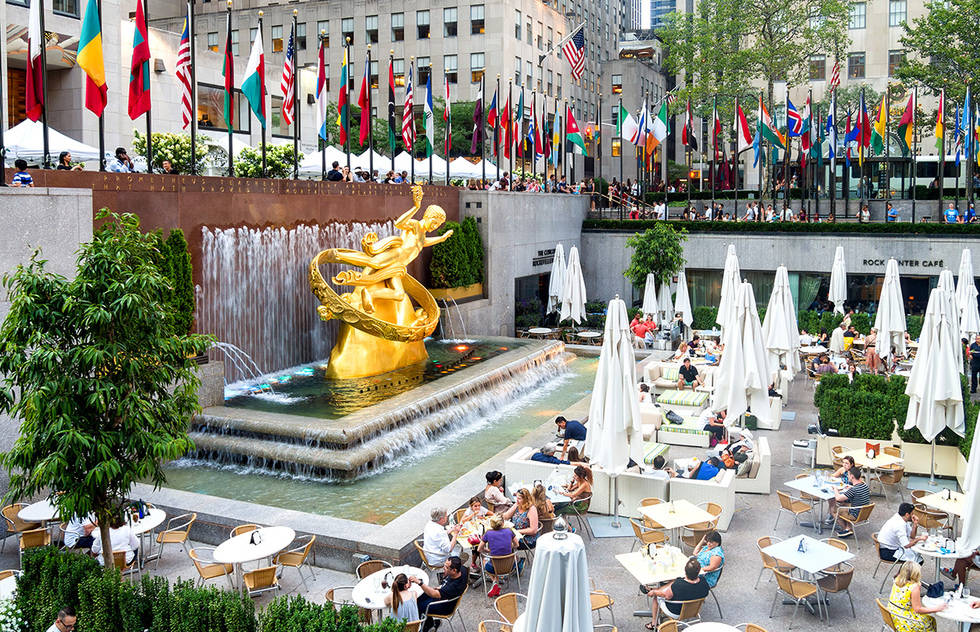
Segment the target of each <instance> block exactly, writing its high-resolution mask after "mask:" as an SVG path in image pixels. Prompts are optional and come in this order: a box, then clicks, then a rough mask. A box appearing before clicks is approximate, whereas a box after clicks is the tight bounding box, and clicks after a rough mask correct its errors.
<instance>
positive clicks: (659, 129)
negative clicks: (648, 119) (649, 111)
mask: <svg viewBox="0 0 980 632" xmlns="http://www.w3.org/2000/svg"><path fill="white" fill-rule="evenodd" d="M650 128H651V130H652V131H653V137H654V138H655V139H657V144H660V143H662V142H664V140H665V139H666V138H667V101H666V100H664V102H663V103H661V104H660V111H659V112H657V116H656V117H654V119H653V123H652V124H651V126H650Z"/></svg>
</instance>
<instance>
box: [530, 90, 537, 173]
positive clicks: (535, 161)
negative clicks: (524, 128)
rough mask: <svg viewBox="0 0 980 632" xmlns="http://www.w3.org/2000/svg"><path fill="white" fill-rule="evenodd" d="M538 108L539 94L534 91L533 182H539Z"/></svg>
mask: <svg viewBox="0 0 980 632" xmlns="http://www.w3.org/2000/svg"><path fill="white" fill-rule="evenodd" d="M537 108H538V93H537V92H535V91H534V90H531V125H533V126H534V138H532V139H531V141H532V142H531V145H532V147H531V179H532V180H537V179H538V161H537V159H536V156H537V153H538V141H537V136H538V129H537V123H538V122H537V121H535V120H534V119H535V118H536V117H537V116H538V109H537Z"/></svg>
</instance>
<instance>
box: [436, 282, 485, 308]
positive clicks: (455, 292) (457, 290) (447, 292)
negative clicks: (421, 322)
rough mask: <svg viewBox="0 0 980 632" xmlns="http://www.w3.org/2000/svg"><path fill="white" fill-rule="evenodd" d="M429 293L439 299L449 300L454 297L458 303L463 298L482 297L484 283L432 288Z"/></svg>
mask: <svg viewBox="0 0 980 632" xmlns="http://www.w3.org/2000/svg"><path fill="white" fill-rule="evenodd" d="M429 294H431V295H432V297H433V298H434V299H436V300H437V301H448V300H450V299H452V300H454V301H456V302H457V303H458V302H460V301H462V300H463V299H468V298H478V297H482V296H483V284H482V283H474V284H473V285H464V286H463V287H448V288H438V289H430V290H429Z"/></svg>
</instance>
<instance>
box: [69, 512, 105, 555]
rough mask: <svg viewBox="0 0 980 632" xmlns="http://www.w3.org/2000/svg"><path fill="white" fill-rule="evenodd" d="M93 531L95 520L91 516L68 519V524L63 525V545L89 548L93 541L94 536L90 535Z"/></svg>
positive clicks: (70, 547)
mask: <svg viewBox="0 0 980 632" xmlns="http://www.w3.org/2000/svg"><path fill="white" fill-rule="evenodd" d="M93 531H95V520H94V519H93V518H92V517H91V516H87V517H85V518H72V519H71V520H69V521H68V526H67V527H65V547H66V548H69V549H91V548H92V544H93V543H94V542H95V536H93V535H92V532H93ZM96 535H98V534H96ZM100 548H101V545H100Z"/></svg>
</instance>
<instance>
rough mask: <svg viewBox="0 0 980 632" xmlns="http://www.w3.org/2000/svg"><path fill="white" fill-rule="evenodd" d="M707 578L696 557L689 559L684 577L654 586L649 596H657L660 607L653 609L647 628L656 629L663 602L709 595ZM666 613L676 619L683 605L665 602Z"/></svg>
mask: <svg viewBox="0 0 980 632" xmlns="http://www.w3.org/2000/svg"><path fill="white" fill-rule="evenodd" d="M709 590H710V586H708V582H707V580H706V579H705V578H704V577H702V576H701V564H700V562H698V559H697V558H696V557H692V558H690V559H689V560H687V564H685V565H684V577H681V578H680V579H675V580H674V581H673V583H671V584H669V585H667V586H664V587H662V588H654V589H652V590H650V591H649V592H648V593H647V597H656V598H657V605H658V607H657V608H655V609H654V610H653V621H651V622H650V623H647V624H646V629H647V630H656V629H657V621H658V619H659V615H660V612H661V610H662V609H661V608H660V607H659V605H660V604H661V603H662V602H665V601H669V602H678V601H692V600H694V599H704V598H705V597H707V596H708V591H709ZM663 610H665V611H666V612H665V614H667V615H669V616H670V617H672V618H674V619H676V618H677V617H678V616H680V614H681V606H680V604H677V603H665V604H664V608H663Z"/></svg>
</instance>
